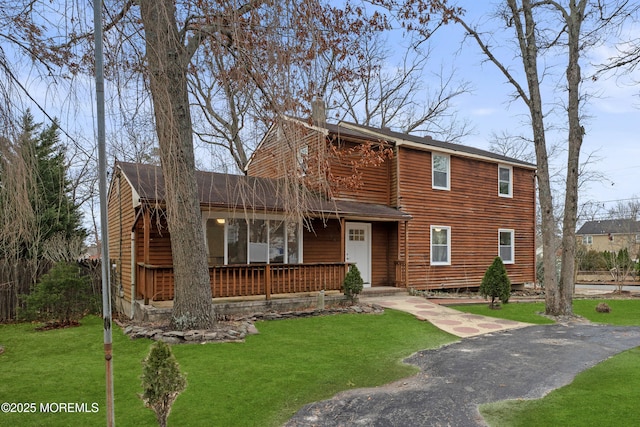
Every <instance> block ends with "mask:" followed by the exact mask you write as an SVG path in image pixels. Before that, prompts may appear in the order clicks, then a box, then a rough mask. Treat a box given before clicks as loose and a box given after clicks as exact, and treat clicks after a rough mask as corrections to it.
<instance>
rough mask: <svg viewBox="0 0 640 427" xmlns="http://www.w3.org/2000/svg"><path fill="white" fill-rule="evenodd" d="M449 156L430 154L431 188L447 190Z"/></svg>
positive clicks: (449, 182)
mask: <svg viewBox="0 0 640 427" xmlns="http://www.w3.org/2000/svg"><path fill="white" fill-rule="evenodd" d="M449 166H450V157H449V156H446V155H444V154H437V153H433V154H432V155H431V170H432V174H431V175H432V176H431V180H432V181H431V182H432V185H431V186H432V188H435V189H438V190H449V189H450V184H451V173H450V167H449Z"/></svg>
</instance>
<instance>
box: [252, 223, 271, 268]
mask: <svg viewBox="0 0 640 427" xmlns="http://www.w3.org/2000/svg"><path fill="white" fill-rule="evenodd" d="M268 232H269V228H268V223H267V221H265V220H264V219H256V220H253V221H250V222H249V236H250V240H249V263H266V262H267V260H268V259H269V258H268V255H269V240H268V239H269V236H268V234H267V233H268Z"/></svg>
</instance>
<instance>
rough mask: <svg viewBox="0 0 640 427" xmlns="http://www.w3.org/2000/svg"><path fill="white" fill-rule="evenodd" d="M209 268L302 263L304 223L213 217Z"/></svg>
mask: <svg viewBox="0 0 640 427" xmlns="http://www.w3.org/2000/svg"><path fill="white" fill-rule="evenodd" d="M205 227H206V228H205V231H206V238H207V246H208V248H209V265H225V264H229V265H232V264H250V263H260V264H262V263H270V264H282V263H290V264H296V263H299V262H301V260H302V254H301V253H300V251H301V249H302V242H301V241H300V239H301V238H302V237H301V233H300V223H296V222H287V221H285V220H284V219H283V218H281V219H262V218H257V219H252V220H249V221H246V220H245V219H244V218H230V219H226V218H209V219H207V221H206V226H205Z"/></svg>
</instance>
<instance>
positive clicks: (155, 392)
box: [140, 341, 187, 427]
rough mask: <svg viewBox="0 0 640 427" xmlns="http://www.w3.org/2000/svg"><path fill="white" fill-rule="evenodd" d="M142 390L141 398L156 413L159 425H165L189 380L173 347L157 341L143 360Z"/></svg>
mask: <svg viewBox="0 0 640 427" xmlns="http://www.w3.org/2000/svg"><path fill="white" fill-rule="evenodd" d="M141 379H142V390H143V393H142V394H141V395H140V398H141V399H142V400H143V401H144V404H145V406H147V407H148V408H151V409H152V410H153V411H154V412H155V413H156V419H157V420H158V425H160V426H162V427H165V426H166V425H167V418H169V413H170V412H171V406H172V405H173V402H175V401H176V399H177V398H178V395H179V394H180V393H181V392H182V391H183V390H184V389H185V388H186V387H187V380H186V379H185V376H184V375H183V374H182V373H181V372H180V366H179V365H178V362H177V361H176V358H175V356H174V355H173V353H172V352H171V348H170V347H169V346H168V345H167V344H165V343H164V342H162V341H156V342H155V343H154V344H153V345H152V346H151V350H150V351H149V354H148V355H147V357H146V358H145V359H144V361H143V362H142V377H141Z"/></svg>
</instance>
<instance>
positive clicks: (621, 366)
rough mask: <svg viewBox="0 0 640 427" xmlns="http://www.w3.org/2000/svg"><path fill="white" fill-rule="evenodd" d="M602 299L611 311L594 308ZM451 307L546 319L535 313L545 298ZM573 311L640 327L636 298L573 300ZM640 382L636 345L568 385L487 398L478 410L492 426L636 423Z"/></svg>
mask: <svg viewBox="0 0 640 427" xmlns="http://www.w3.org/2000/svg"><path fill="white" fill-rule="evenodd" d="M600 302H606V303H607V304H608V305H609V306H610V307H611V312H610V313H598V312H596V310H595V307H596V306H597V305H598V303H600ZM454 308H456V309H458V310H461V311H465V312H470V313H477V314H483V315H487V316H494V317H500V318H507V319H512V320H521V321H525V322H526V321H528V322H529V323H546V321H547V320H548V319H546V318H545V317H543V316H540V315H539V314H537V313H539V312H542V311H544V303H515V304H513V303H509V304H506V305H504V306H503V308H502V309H501V310H491V309H489V308H488V306H487V304H482V305H469V306H455V307H454ZM573 311H574V313H576V314H578V315H580V316H583V317H585V318H587V319H589V320H590V321H592V322H598V323H607V324H611V325H626V326H640V301H639V300H574V302H573ZM525 319H529V320H525ZM540 319H544V320H545V322H541V321H539V320H540ZM638 384H640V347H638V348H635V349H631V350H629V351H626V352H623V353H621V354H619V355H616V356H614V357H612V358H610V359H608V360H605V361H604V362H602V363H600V364H598V365H597V366H595V367H593V368H591V369H589V370H587V371H584V372H582V373H580V374H578V375H577V376H576V378H575V380H574V381H573V382H572V383H571V384H569V385H567V386H565V387H562V388H560V389H558V390H554V391H553V392H551V393H549V394H548V395H547V396H545V397H544V398H542V399H536V400H517V401H503V402H495V403H490V404H486V405H482V406H481V407H480V412H481V413H482V415H483V417H484V418H485V421H486V422H487V423H488V424H489V425H490V426H492V427H525V426H526V427H537V426H576V427H580V426H605V425H616V426H630V427H631V426H634V427H635V426H636V425H638V420H639V419H640V410H639V409H638V402H640V387H638Z"/></svg>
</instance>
